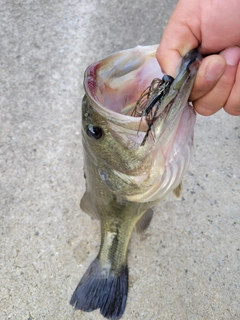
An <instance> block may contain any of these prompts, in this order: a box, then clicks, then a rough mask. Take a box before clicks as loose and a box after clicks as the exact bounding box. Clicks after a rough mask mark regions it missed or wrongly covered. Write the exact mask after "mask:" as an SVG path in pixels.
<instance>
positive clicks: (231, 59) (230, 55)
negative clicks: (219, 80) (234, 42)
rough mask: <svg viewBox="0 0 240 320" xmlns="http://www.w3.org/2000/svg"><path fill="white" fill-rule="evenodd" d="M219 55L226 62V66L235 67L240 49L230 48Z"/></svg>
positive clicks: (239, 58) (239, 55)
mask: <svg viewBox="0 0 240 320" xmlns="http://www.w3.org/2000/svg"><path fill="white" fill-rule="evenodd" d="M220 55H221V56H222V57H223V58H224V59H225V60H226V62H227V65H229V66H236V65H238V63H239V60H240V48H239V47H231V48H227V49H225V50H224V51H222V52H221V53H220Z"/></svg>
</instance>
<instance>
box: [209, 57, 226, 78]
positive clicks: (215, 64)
mask: <svg viewBox="0 0 240 320" xmlns="http://www.w3.org/2000/svg"><path fill="white" fill-rule="evenodd" d="M225 66H226V63H225V61H224V60H222V59H221V60H213V61H209V64H208V66H207V68H206V72H205V79H206V80H208V81H209V80H210V81H213V80H217V79H219V78H220V76H221V75H222V74H223V71H224V70H225Z"/></svg>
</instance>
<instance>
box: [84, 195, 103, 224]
mask: <svg viewBox="0 0 240 320" xmlns="http://www.w3.org/2000/svg"><path fill="white" fill-rule="evenodd" d="M80 208H81V209H82V210H83V211H84V212H86V213H87V214H89V215H90V217H91V218H92V219H98V220H99V215H98V213H97V212H96V211H95V210H94V208H93V205H92V202H91V198H90V196H89V192H87V191H86V192H85V193H84V195H83V197H82V199H81V201H80Z"/></svg>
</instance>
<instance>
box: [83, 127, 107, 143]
mask: <svg viewBox="0 0 240 320" xmlns="http://www.w3.org/2000/svg"><path fill="white" fill-rule="evenodd" d="M86 132H87V135H88V136H89V137H90V138H93V139H96V140H98V139H100V138H101V137H102V136H103V130H102V128H100V127H97V126H94V125H92V124H89V125H88V126H87V129H86Z"/></svg>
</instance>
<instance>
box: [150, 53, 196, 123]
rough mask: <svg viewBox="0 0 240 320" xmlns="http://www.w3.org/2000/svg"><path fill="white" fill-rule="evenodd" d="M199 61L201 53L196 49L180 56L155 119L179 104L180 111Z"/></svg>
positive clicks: (191, 85)
mask: <svg viewBox="0 0 240 320" xmlns="http://www.w3.org/2000/svg"><path fill="white" fill-rule="evenodd" d="M201 61H202V55H201V53H200V52H198V50H197V49H193V50H191V51H189V52H188V53H187V54H186V55H185V56H184V57H183V58H182V60H181V61H180V66H179V70H178V73H177V76H176V78H175V80H174V81H173V82H172V84H171V86H170V90H169V92H168V94H167V95H166V97H165V98H164V100H163V102H162V104H161V107H160V108H159V110H158V112H157V115H156V120H157V119H158V118H159V117H161V115H162V114H166V113H168V112H169V111H170V109H172V108H175V107H176V106H179V108H178V109H179V111H180V109H182V108H183V107H184V106H185V105H186V103H187V102H188V98H189V95H190V93H191V90H192V87H193V84H194V81H195V76H196V74H197V71H198V68H199V66H200V64H201ZM169 106H171V108H169ZM166 110H168V111H166Z"/></svg>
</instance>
